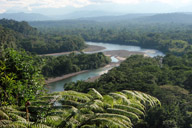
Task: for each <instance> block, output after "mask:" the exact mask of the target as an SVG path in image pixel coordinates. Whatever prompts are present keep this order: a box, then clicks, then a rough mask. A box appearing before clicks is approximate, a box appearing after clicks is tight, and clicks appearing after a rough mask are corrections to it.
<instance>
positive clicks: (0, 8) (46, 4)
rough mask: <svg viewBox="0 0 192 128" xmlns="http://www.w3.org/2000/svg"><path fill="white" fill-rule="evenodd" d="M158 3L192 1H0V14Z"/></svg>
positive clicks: (181, 5) (180, 5)
mask: <svg viewBox="0 0 192 128" xmlns="http://www.w3.org/2000/svg"><path fill="white" fill-rule="evenodd" d="M152 2H160V3H165V4H168V5H171V6H174V7H178V8H179V7H183V6H186V5H187V4H189V3H192V0H0V13H2V12H5V11H6V10H9V9H10V8H18V9H21V8H25V9H27V10H28V11H32V10H33V9H36V8H61V7H66V6H73V7H76V8H78V7H84V6H87V5H91V4H98V3H101V4H102V3H116V4H124V5H125V4H133V5H136V4H140V3H141V4H142V3H149V4H150V3H152Z"/></svg>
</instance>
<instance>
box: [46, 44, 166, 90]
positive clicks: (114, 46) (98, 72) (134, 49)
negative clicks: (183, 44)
mask: <svg viewBox="0 0 192 128" xmlns="http://www.w3.org/2000/svg"><path fill="white" fill-rule="evenodd" d="M86 43H87V44H89V45H97V46H102V47H105V48H106V49H104V50H101V51H97V52H105V51H111V50H127V51H131V52H143V53H145V54H147V55H148V56H150V57H155V56H164V54H163V53H162V52H160V51H158V50H154V49H143V48H141V47H139V46H129V45H119V44H109V43H95V42H86ZM87 53H93V52H87ZM111 59H112V62H114V63H118V59H117V58H115V56H112V57H111ZM113 67H115V65H113V66H109V67H103V68H99V69H95V70H90V71H88V72H84V73H82V74H78V75H76V76H72V77H70V78H67V79H64V80H61V81H57V82H53V83H50V84H48V86H47V89H48V90H49V93H51V92H55V91H63V90H64V89H63V85H64V84H65V83H68V82H76V81H78V80H87V79H89V78H91V77H95V76H100V75H102V74H104V73H107V72H108V71H109V70H110V69H112V68H113Z"/></svg>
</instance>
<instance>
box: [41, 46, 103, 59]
mask: <svg viewBox="0 0 192 128" xmlns="http://www.w3.org/2000/svg"><path fill="white" fill-rule="evenodd" d="M103 49H105V47H101V46H96V45H87V48H85V49H83V50H82V51H83V52H96V51H101V50H103ZM72 52H74V53H79V51H71V52H59V53H50V54H41V55H40V56H60V55H68V54H70V53H72Z"/></svg>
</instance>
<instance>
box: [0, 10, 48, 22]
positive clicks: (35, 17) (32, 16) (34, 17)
mask: <svg viewBox="0 0 192 128" xmlns="http://www.w3.org/2000/svg"><path fill="white" fill-rule="evenodd" d="M3 18H5V19H12V20H17V21H43V20H50V19H51V18H50V17H48V16H45V15H42V14H38V13H23V12H21V13H3V14H0V19H3Z"/></svg>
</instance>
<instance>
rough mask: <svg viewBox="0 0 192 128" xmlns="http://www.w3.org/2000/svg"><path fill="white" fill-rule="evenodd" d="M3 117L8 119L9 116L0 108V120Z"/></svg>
mask: <svg viewBox="0 0 192 128" xmlns="http://www.w3.org/2000/svg"><path fill="white" fill-rule="evenodd" d="M3 119H6V120H9V116H8V115H7V114H6V113H5V112H3V111H1V110H0V120H3Z"/></svg>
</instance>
